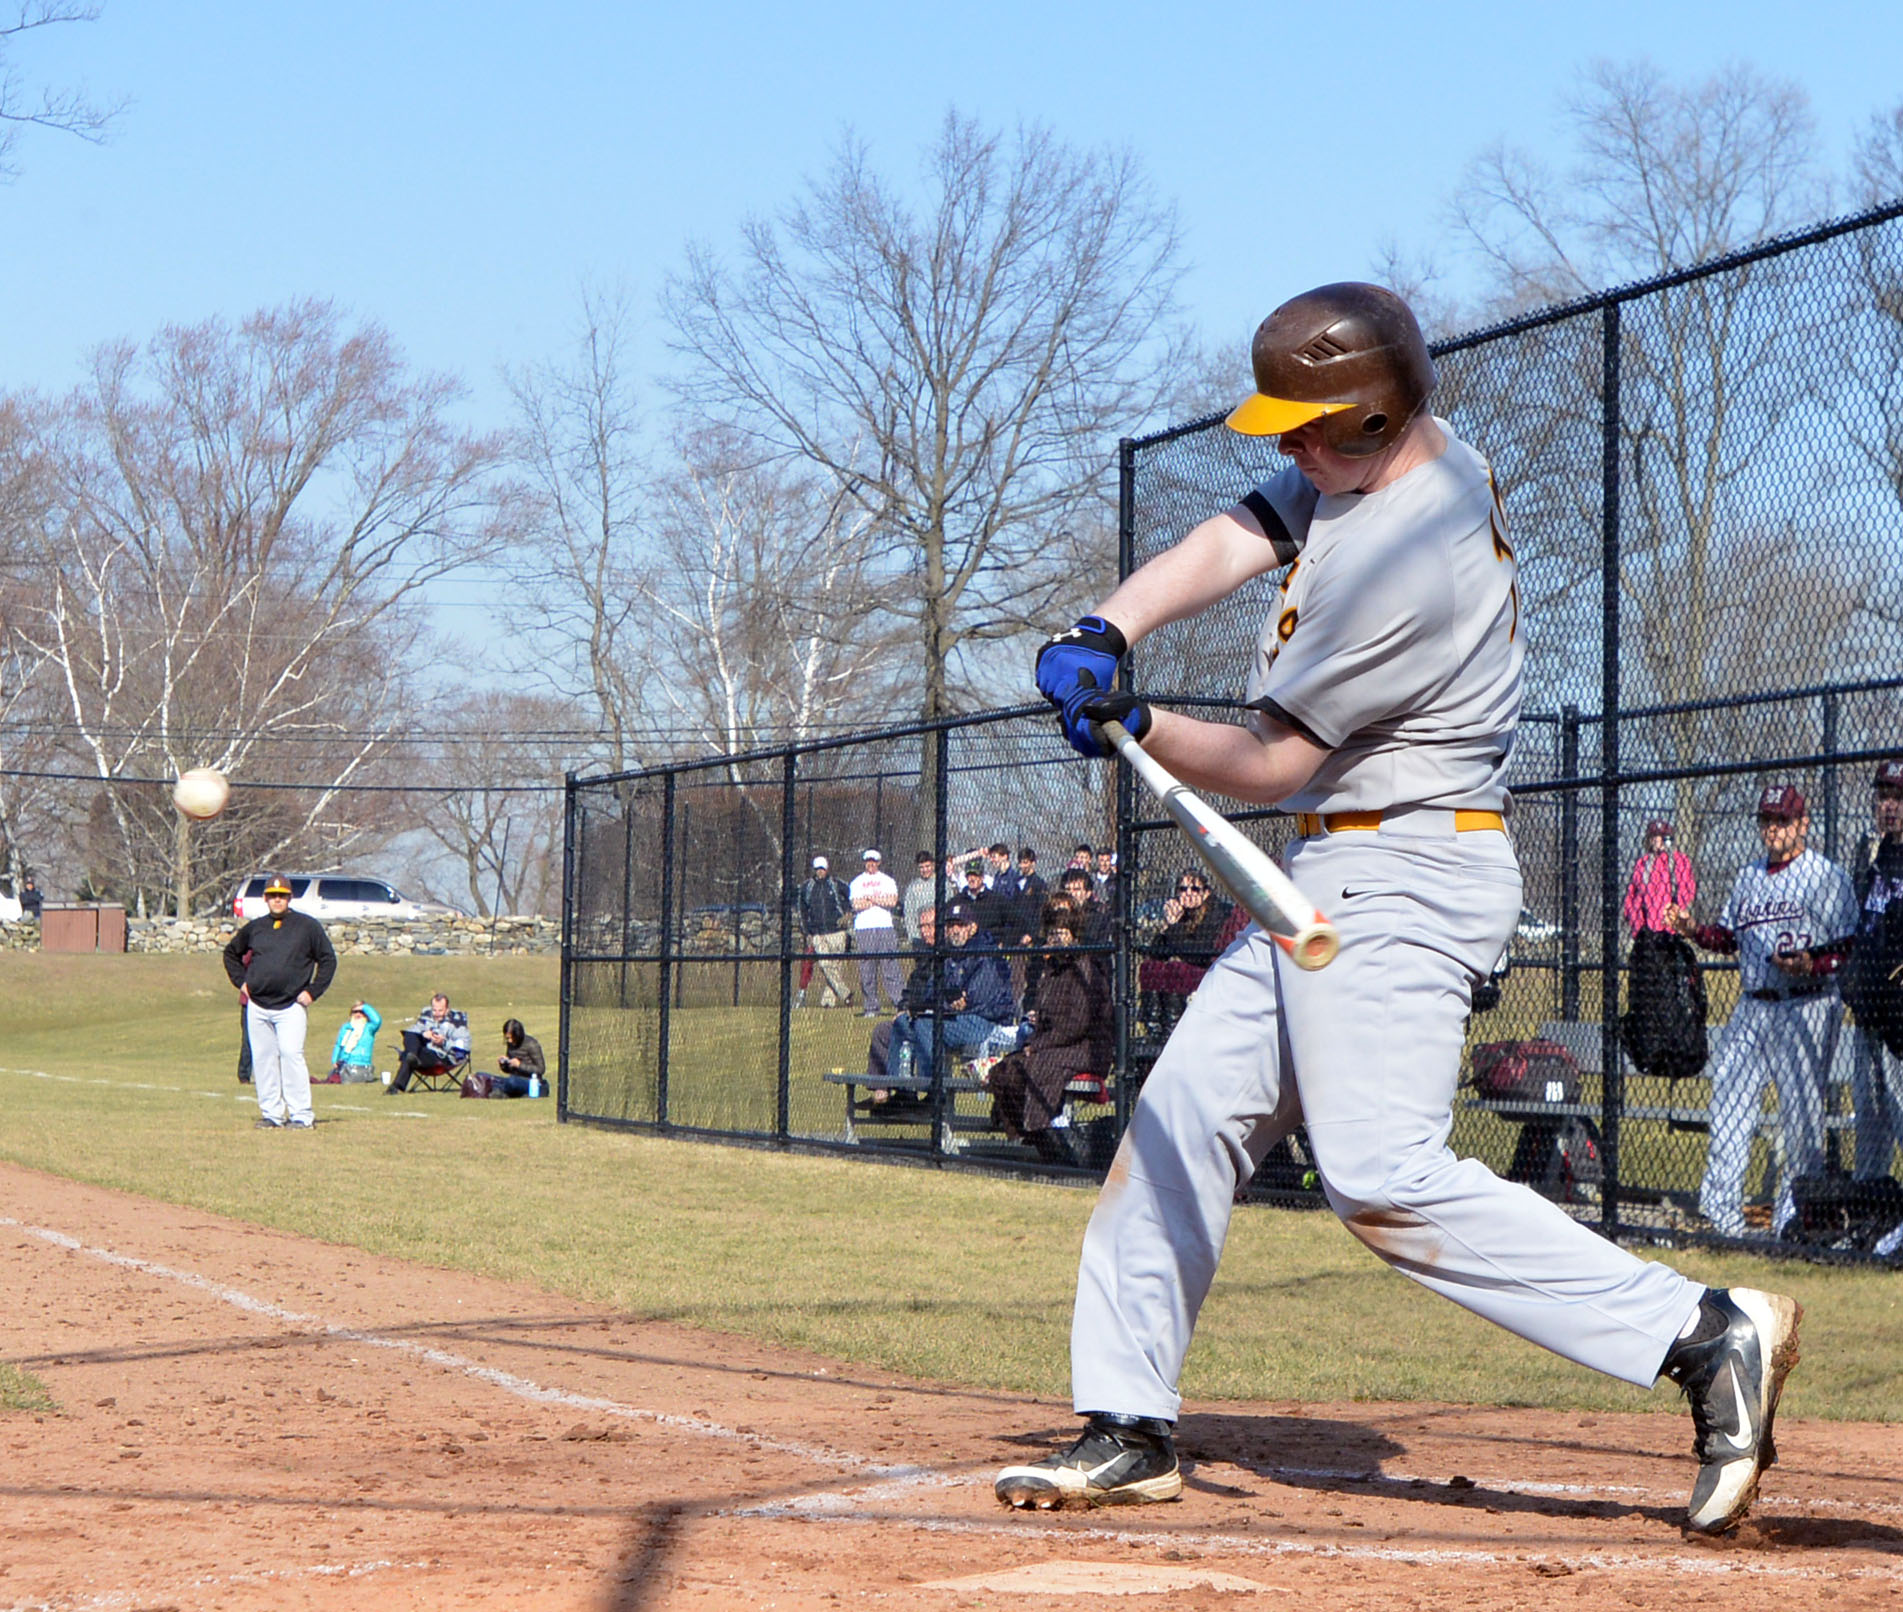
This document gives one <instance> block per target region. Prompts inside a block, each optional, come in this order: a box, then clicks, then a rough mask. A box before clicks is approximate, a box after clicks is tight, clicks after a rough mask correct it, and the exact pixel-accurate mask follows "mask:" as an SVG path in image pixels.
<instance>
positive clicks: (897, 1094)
mask: <svg viewBox="0 0 1903 1612" xmlns="http://www.w3.org/2000/svg"><path fill="white" fill-rule="evenodd" d="M826 1083H827V1084H828V1085H832V1086H844V1087H845V1088H846V1126H845V1132H844V1135H845V1140H846V1141H848V1142H854V1143H856V1142H858V1141H859V1140H860V1133H861V1132H864V1131H890V1130H918V1129H920V1128H921V1127H922V1128H925V1129H927V1130H928V1131H929V1130H931V1128H932V1127H933V1126H936V1127H937V1129H936V1133H935V1134H936V1136H937V1140H938V1145H939V1148H940V1150H941V1151H943V1152H945V1153H950V1154H957V1153H962V1152H964V1151H965V1150H966V1149H967V1147H968V1146H969V1145H970V1139H971V1138H974V1137H978V1136H997V1135H999V1134H1000V1133H999V1131H998V1128H997V1127H996V1126H995V1125H994V1124H992V1122H991V1088H990V1087H989V1086H987V1085H986V1084H985V1083H984V1082H983V1081H982V1080H980V1079H978V1078H977V1076H976V1074H975V1073H974V1072H973V1071H972V1067H971V1065H970V1064H969V1063H960V1064H957V1065H955V1066H954V1067H953V1070H952V1072H951V1073H950V1074H948V1075H947V1076H946V1077H945V1080H944V1082H943V1084H942V1085H941V1086H937V1087H934V1084H933V1082H932V1079H931V1077H930V1076H929V1075H927V1076H911V1077H907V1078H901V1077H899V1076H897V1075H882V1076H879V1077H877V1078H874V1077H873V1076H872V1075H870V1074H862V1073H859V1072H858V1071H852V1070H844V1069H835V1070H834V1071H833V1072H832V1073H831V1074H829V1075H827V1076H826ZM875 1091H883V1092H888V1093H890V1094H891V1095H890V1096H889V1097H888V1098H887V1099H886V1100H885V1101H884V1102H874V1101H873V1100H872V1093H873V1092H875ZM961 1097H967V1098H969V1097H982V1098H983V1099H984V1104H983V1108H982V1110H979V1109H977V1108H975V1107H974V1108H963V1109H961V1108H960V1107H959V1104H958V1099H959V1098H961ZM1110 1101H1111V1096H1110V1090H1109V1087H1108V1086H1107V1085H1106V1084H1105V1082H1104V1081H1103V1080H1102V1079H1100V1078H1099V1077H1098V1076H1096V1075H1073V1076H1072V1077H1071V1079H1070V1081H1069V1083H1068V1084H1067V1085H1066V1086H1065V1087H1064V1106H1063V1109H1062V1111H1061V1112H1060V1113H1059V1115H1058V1120H1057V1124H1056V1125H1055V1126H1054V1127H1053V1128H1054V1129H1060V1130H1061V1129H1064V1128H1066V1127H1069V1126H1075V1125H1081V1124H1082V1123H1083V1117H1082V1116H1081V1115H1080V1114H1079V1112H1078V1110H1079V1109H1081V1108H1087V1107H1098V1108H1102V1107H1107V1106H1109V1104H1110Z"/></svg>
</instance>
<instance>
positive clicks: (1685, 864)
mask: <svg viewBox="0 0 1903 1612" xmlns="http://www.w3.org/2000/svg"><path fill="white" fill-rule="evenodd" d="M1697 897H1698V877H1697V875H1696V874H1694V873H1693V872H1692V863H1691V858H1690V857H1688V856H1687V855H1686V854H1685V853H1684V852H1683V851H1661V852H1659V853H1658V854H1657V855H1656V856H1650V855H1647V854H1646V853H1645V852H1640V853H1639V859H1638V861H1636V862H1634V863H1633V864H1632V877H1631V879H1630V880H1629V881H1628V882H1627V884H1626V887H1625V921H1626V927H1627V928H1628V929H1630V930H1631V931H1632V933H1633V934H1635V935H1636V934H1637V933H1638V932H1639V931H1640V930H1641V929H1663V928H1664V927H1665V909H1666V908H1667V907H1669V906H1672V905H1677V906H1681V907H1689V906H1690V905H1691V904H1692V902H1693V901H1695V900H1696V899H1697Z"/></svg>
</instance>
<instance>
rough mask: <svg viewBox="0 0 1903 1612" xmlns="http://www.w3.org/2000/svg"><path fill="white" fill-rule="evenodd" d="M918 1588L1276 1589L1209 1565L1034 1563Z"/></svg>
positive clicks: (1024, 1591)
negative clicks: (1154, 1565) (1163, 1565)
mask: <svg viewBox="0 0 1903 1612" xmlns="http://www.w3.org/2000/svg"><path fill="white" fill-rule="evenodd" d="M922 1588H924V1589H928V1590H993V1591H996V1592H997V1593H998V1594H1000V1595H1006V1594H1015V1595H1167V1594H1168V1593H1169V1592H1170V1591H1172V1590H1227V1591H1229V1592H1230V1593H1231V1594H1239V1595H1253V1594H1266V1593H1268V1592H1270V1591H1271V1590H1276V1586H1274V1585H1272V1584H1258V1583H1256V1581H1255V1580H1254V1579H1252V1578H1238V1577H1236V1575H1235V1574H1234V1573H1218V1572H1217V1571H1216V1570H1215V1569H1214V1568H1209V1567H1153V1566H1152V1567H1140V1566H1134V1565H1126V1564H1124V1563H1122V1562H1116V1563H1112V1562H1036V1563H1033V1564H1032V1565H1031V1566H1029V1567H1013V1568H1011V1569H1010V1570H1009V1571H1008V1572H1002V1573H976V1574H973V1575H972V1576H971V1577H970V1578H944V1579H940V1580H939V1581H938V1582H937V1583H936V1584H926V1585H923V1586H922ZM1277 1593H1279V1594H1284V1595H1286V1594H1287V1593H1288V1592H1287V1591H1286V1590H1277Z"/></svg>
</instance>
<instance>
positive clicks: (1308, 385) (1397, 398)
mask: <svg viewBox="0 0 1903 1612" xmlns="http://www.w3.org/2000/svg"><path fill="white" fill-rule="evenodd" d="M1249 357H1250V359H1251V361H1252V362H1253V363H1254V365H1255V395H1254V396H1253V397H1251V398H1248V399H1246V400H1245V401H1244V402H1243V403H1242V405H1241V406H1240V407H1239V408H1237V409H1236V411H1235V412H1234V413H1233V414H1231V415H1230V416H1229V426H1230V429H1232V430H1235V431H1241V432H1244V433H1245V434H1247V435H1249V436H1254V437H1270V436H1280V435H1281V434H1282V433H1283V432H1284V431H1293V430H1295V429H1297V428H1298V427H1300V426H1304V425H1306V424H1308V422H1309V421H1310V420H1322V421H1323V422H1324V424H1323V426H1322V440H1323V441H1324V442H1326V443H1327V444H1328V446H1329V447H1331V448H1333V449H1334V450H1335V451H1336V452H1337V453H1343V454H1346V455H1348V456H1349V457H1350V458H1352V459H1362V458H1366V457H1367V456H1368V455H1370V454H1375V453H1379V452H1380V451H1381V450H1382V449H1383V448H1385V447H1388V446H1389V445H1390V444H1391V443H1393V442H1394V441H1395V440H1396V439H1397V438H1399V436H1400V435H1401V433H1402V432H1403V431H1405V430H1406V429H1407V427H1408V422H1409V421H1411V420H1412V419H1413V418H1414V416H1415V415H1416V414H1418V413H1419V412H1420V408H1421V405H1422V404H1423V403H1425V402H1426V401H1427V395H1428V393H1430V392H1432V391H1433V390H1434V360H1433V359H1432V358H1430V357H1429V356H1428V352H1427V342H1426V341H1425V340H1424V339H1423V337H1422V336H1421V327H1420V326H1419V325H1418V324H1417V323H1416V322H1415V319H1414V314H1413V312H1412V310H1410V309H1409V307H1408V305H1407V304H1406V303H1405V302H1403V301H1402V300H1401V299H1400V298H1399V297H1397V296H1396V295H1395V294H1394V293H1393V292H1392V291H1387V290H1384V289H1382V287H1380V286H1378V285H1363V284H1362V283H1360V282H1359V281H1355V280H1344V281H1341V282H1340V283H1338V284H1335V285H1324V286H1317V287H1316V288H1315V289H1314V290H1313V291H1304V292H1303V293H1302V294H1301V295H1300V296H1299V297H1293V298H1291V299H1290V300H1289V301H1287V302H1285V303H1283V304H1282V306H1281V307H1279V308H1277V309H1276V310H1275V312H1274V313H1272V314H1270V315H1269V317H1268V318H1266V319H1264V320H1263V321H1262V323H1261V325H1260V326H1259V327H1258V329H1257V330H1256V333H1255V342H1254V344H1253V346H1252V347H1251V348H1250V351H1249Z"/></svg>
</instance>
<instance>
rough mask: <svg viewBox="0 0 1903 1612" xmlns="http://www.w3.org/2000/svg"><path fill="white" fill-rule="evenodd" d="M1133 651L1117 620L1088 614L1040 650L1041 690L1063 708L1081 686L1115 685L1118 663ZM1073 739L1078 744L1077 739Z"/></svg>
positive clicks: (1039, 677) (1052, 702)
mask: <svg viewBox="0 0 1903 1612" xmlns="http://www.w3.org/2000/svg"><path fill="white" fill-rule="evenodd" d="M1129 650H1130V645H1129V643H1128V642H1127V641H1126V640H1125V638H1124V636H1123V631H1122V629H1121V628H1119V627H1118V626H1117V625H1116V623H1114V622H1109V621H1105V620H1104V619H1103V617H1102V616H1085V617H1084V618H1083V620H1081V621H1080V622H1078V623H1077V625H1076V626H1074V627H1067V628H1066V629H1065V630H1064V631H1063V632H1060V633H1059V634H1058V635H1057V636H1056V637H1055V638H1053V639H1051V640H1050V641H1049V642H1047V643H1046V644H1045V645H1044V647H1043V648H1042V649H1040V650H1039V651H1038V652H1037V691H1038V693H1040V694H1042V695H1043V696H1044V698H1045V699H1047V700H1049V701H1050V702H1051V704H1052V705H1054V706H1056V707H1057V709H1058V710H1060V711H1061V710H1063V708H1064V702H1065V701H1066V700H1068V699H1069V698H1070V696H1071V695H1073V694H1075V693H1076V692H1077V690H1078V689H1079V688H1085V687H1088V688H1097V689H1106V688H1113V687H1115V686H1116V681H1117V662H1118V661H1120V660H1122V659H1123V657H1124V656H1125V655H1126V654H1128V653H1129ZM1085 672H1088V673H1089V674H1090V679H1091V680H1090V682H1089V683H1088V684H1086V683H1084V682H1083V680H1082V674H1083V673H1085ZM1071 742H1072V743H1073V744H1074V743H1076V741H1075V740H1074V739H1073V740H1072V741H1071Z"/></svg>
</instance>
